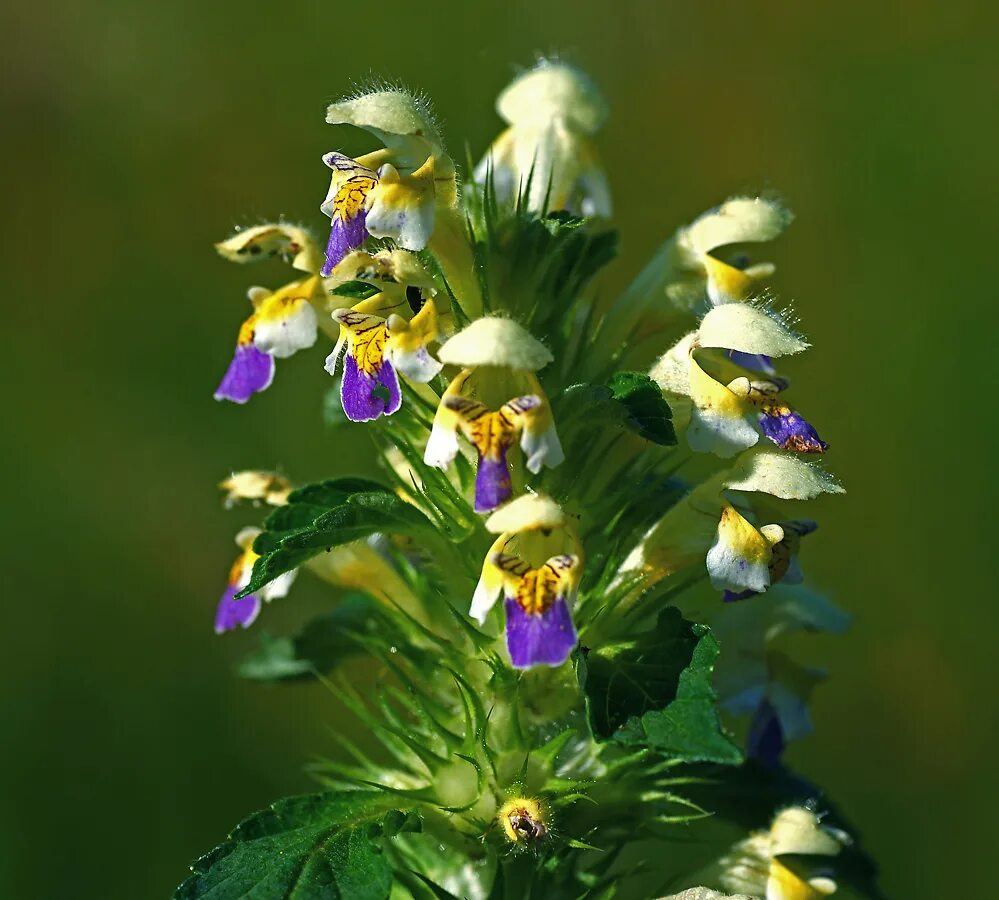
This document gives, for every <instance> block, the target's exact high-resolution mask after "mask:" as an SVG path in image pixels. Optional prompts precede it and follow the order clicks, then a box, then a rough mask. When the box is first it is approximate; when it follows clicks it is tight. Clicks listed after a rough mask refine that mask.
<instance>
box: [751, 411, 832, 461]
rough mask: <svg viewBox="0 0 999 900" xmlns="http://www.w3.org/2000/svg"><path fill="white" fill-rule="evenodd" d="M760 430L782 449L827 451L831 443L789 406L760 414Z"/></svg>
mask: <svg viewBox="0 0 999 900" xmlns="http://www.w3.org/2000/svg"><path fill="white" fill-rule="evenodd" d="M760 430H761V431H762V432H763V434H764V435H766V437H768V438H769V439H770V440H771V441H773V442H774V443H775V444H776V445H777V446H778V447H780V448H781V449H782V450H793V451H795V452H796V453H825V451H826V450H828V449H829V445H828V444H827V443H826V442H825V441H824V440H822V438H820V437H819V433H818V432H817V431H816V430H815V428H813V427H812V425H810V424H809V423H808V422H807V421H806V420H805V419H804V418H803V417H802V416H800V415H799V414H798V413H796V412H794V411H793V410H791V409H789V408H787V407H778V408H777V409H776V410H774V411H765V412H763V413H761V414H760Z"/></svg>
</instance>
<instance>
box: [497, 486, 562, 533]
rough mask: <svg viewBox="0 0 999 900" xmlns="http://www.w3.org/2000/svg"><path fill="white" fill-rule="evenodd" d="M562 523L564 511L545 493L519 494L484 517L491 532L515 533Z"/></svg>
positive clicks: (558, 525)
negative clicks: (486, 517) (487, 516)
mask: <svg viewBox="0 0 999 900" xmlns="http://www.w3.org/2000/svg"><path fill="white" fill-rule="evenodd" d="M564 524H565V513H563V512H562V507H561V506H559V505H558V504H557V503H556V502H555V501H554V500H552V498H551V497H549V496H547V495H545V494H521V495H520V496H519V497H517V499H516V500H511V501H510V502H509V503H507V504H505V505H503V506H501V507H500V508H499V509H498V510H496V512H494V513H493V514H492V515H491V516H490V517H489V518H488V519H486V531H489V532H491V533H492V534H502V533H504V532H509V533H517V532H520V531H534V530H537V529H552V528H558V527H560V526H562V525H564Z"/></svg>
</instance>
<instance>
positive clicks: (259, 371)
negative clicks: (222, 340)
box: [215, 344, 274, 403]
mask: <svg viewBox="0 0 999 900" xmlns="http://www.w3.org/2000/svg"><path fill="white" fill-rule="evenodd" d="M273 380H274V358H273V357H272V356H269V355H268V354H266V353H264V352H263V350H258V349H257V348H256V347H254V346H253V344H237V345H236V352H235V353H234V354H233V357H232V362H231V363H229V368H228V369H226V373H225V375H223V376H222V381H221V382H220V384H219V386H218V389H217V390H216V391H215V399H216V400H231V401H232V402H233V403H246V401H247V400H249V399H250V397H252V396H253V395H254V394H256V393H259V392H260V391H263V390H266V389H267V388H268V387H270V384H271V382H272V381H273Z"/></svg>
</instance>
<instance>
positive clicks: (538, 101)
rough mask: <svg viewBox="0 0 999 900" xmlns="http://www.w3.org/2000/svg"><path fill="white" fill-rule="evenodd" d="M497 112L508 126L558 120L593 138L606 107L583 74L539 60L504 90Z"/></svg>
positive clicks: (556, 62) (594, 86)
mask: <svg viewBox="0 0 999 900" xmlns="http://www.w3.org/2000/svg"><path fill="white" fill-rule="evenodd" d="M496 111H497V112H498V113H499V114H500V115H501V116H502V117H503V118H504V119H505V120H506V121H507V122H509V123H510V124H511V125H520V124H524V123H527V122H548V121H550V120H551V119H553V118H556V117H560V118H565V119H567V120H568V121H570V122H571V123H572V124H573V126H574V127H575V128H578V129H579V130H581V131H583V132H585V133H586V134H593V133H594V132H595V131H597V129H599V128H600V126H601V125H602V124H603V122H604V119H605V118H606V117H607V104H606V103H605V102H604V99H603V97H601V96H600V92H599V91H598V90H597V87H596V85H595V84H594V83H593V82H592V81H591V80H590V78H589V77H588V76H587V75H586V74H585V73H584V72H582V71H580V70H579V69H577V68H575V67H574V66H570V65H568V64H567V63H564V62H561V61H559V60H552V61H549V60H542V61H541V62H539V63H538V65H537V66H536V67H535V68H533V69H531V70H530V71H529V72H525V73H524V74H523V75H520V76H519V77H517V78H515V79H514V80H513V81H512V82H511V83H510V84H509V86H508V87H506V88H505V89H504V90H503V92H502V93H501V94H500V95H499V98H498V99H497V101H496Z"/></svg>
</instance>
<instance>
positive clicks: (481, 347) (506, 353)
mask: <svg viewBox="0 0 999 900" xmlns="http://www.w3.org/2000/svg"><path fill="white" fill-rule="evenodd" d="M437 356H438V357H439V358H440V360H441V362H443V363H448V364H450V365H456V366H467V367H469V368H472V367H475V366H508V367H509V368H511V369H524V370H526V371H528V372H536V371H537V370H538V369H542V368H544V367H545V366H547V365H548V363H550V362H551V361H552V359H553V358H554V357H553V356H552V354H551V351H550V350H549V349H548V348H547V347H546V346H545V345H544V344H542V343H541V342H540V341H539V340H538V339H537V338H535V337H534V336H532V335H531V334H530V333H529V332H528V331H527V330H526V329H525V328H524V327H523V326H522V325H518V324H517V323H516V322H514V321H513V320H512V319H503V318H499V317H498V316H487V317H485V318H482V319H476V320H475V321H474V322H472V324H471V325H469V326H468V327H467V328H464V329H462V330H461V331H459V332H458V333H457V334H456V335H454V336H453V337H451V338H449V339H448V340H447V341H446V342H445V343H444V344H443V345H442V346H441V348H440V350H439V351H438V353H437Z"/></svg>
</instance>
